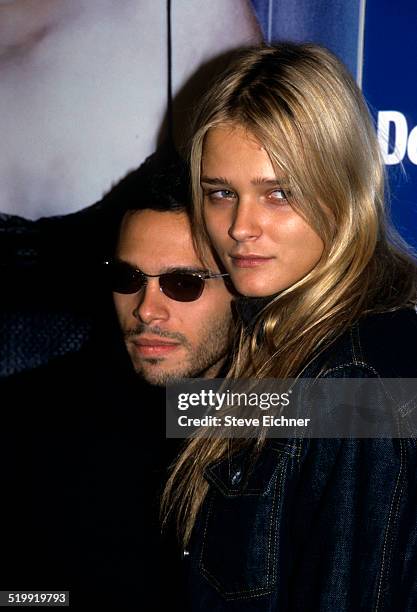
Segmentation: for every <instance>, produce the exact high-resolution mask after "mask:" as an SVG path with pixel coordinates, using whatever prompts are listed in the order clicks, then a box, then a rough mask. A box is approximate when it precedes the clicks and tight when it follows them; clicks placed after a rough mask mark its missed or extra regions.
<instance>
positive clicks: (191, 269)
mask: <svg viewBox="0 0 417 612" xmlns="http://www.w3.org/2000/svg"><path fill="white" fill-rule="evenodd" d="M162 270H163V271H162V272H161V274H167V273H169V272H194V273H197V274H205V273H207V272H210V270H208V268H200V267H198V266H167V267H166V268H162Z"/></svg>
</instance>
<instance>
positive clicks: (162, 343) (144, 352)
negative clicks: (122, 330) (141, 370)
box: [131, 336, 181, 357]
mask: <svg viewBox="0 0 417 612" xmlns="http://www.w3.org/2000/svg"><path fill="white" fill-rule="evenodd" d="M131 342H132V344H133V345H134V347H135V350H136V352H137V353H138V354H139V355H140V356H142V357H152V356H154V357H156V356H164V355H168V354H169V353H172V352H173V351H175V350H176V349H177V348H178V347H179V346H181V345H180V343H179V342H173V341H170V340H164V339H161V338H142V337H140V336H138V337H136V338H134V339H133V340H132V341H131Z"/></svg>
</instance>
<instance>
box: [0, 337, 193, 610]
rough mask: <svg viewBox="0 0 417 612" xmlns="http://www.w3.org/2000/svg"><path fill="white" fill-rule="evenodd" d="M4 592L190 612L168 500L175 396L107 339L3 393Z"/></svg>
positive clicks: (21, 378) (95, 605)
mask: <svg viewBox="0 0 417 612" xmlns="http://www.w3.org/2000/svg"><path fill="white" fill-rule="evenodd" d="M0 393H1V398H2V399H1V428H0V487H1V491H2V502H1V511H0V516H1V525H2V532H1V542H0V556H1V567H0V589H2V590H4V589H21V590H30V589H35V590H52V589H53V590H57V589H63V590H69V591H70V600H71V608H72V609H86V607H87V608H89V609H91V610H101V609H104V608H105V609H113V610H121V611H123V610H138V609H143V608H144V605H143V604H144V602H145V601H149V600H150V601H152V609H155V610H159V609H164V606H163V603H162V602H163V597H164V596H165V597H166V596H167V595H168V596H169V598H170V601H171V602H172V609H182V604H181V575H180V573H179V556H178V552H177V548H176V544H175V540H174V538H173V535H172V533H170V532H168V534H167V535H166V536H164V537H161V534H160V531H161V529H160V523H159V516H158V515H159V501H160V493H161V490H162V487H163V484H164V482H165V480H166V474H167V467H168V465H169V463H170V462H171V461H172V460H173V458H174V457H175V455H176V453H177V451H178V441H176V440H172V441H170V440H166V439H165V389H161V388H155V387H150V386H148V385H146V384H145V383H144V382H142V381H141V380H139V378H138V376H137V375H136V374H135V373H134V372H133V371H132V369H131V367H130V362H129V360H128V357H127V355H126V353H125V351H124V347H122V346H121V345H117V343H116V344H113V343H112V344H111V346H106V345H105V343H104V342H101V343H98V344H94V342H93V343H92V344H91V345H90V346H89V347H86V348H85V349H84V350H82V351H81V352H79V353H78V354H72V355H68V356H66V357H63V358H60V359H57V360H55V361H53V362H51V363H50V364H48V365H47V366H46V367H43V368H39V369H37V370H33V371H30V372H26V373H23V374H20V375H18V376H15V377H13V378H11V379H8V380H6V381H5V382H3V383H2V385H1V388H0Z"/></svg>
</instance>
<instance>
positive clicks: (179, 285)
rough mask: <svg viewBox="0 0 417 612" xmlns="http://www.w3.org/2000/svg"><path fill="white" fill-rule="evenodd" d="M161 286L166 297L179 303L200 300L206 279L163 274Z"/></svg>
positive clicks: (178, 274)
mask: <svg viewBox="0 0 417 612" xmlns="http://www.w3.org/2000/svg"><path fill="white" fill-rule="evenodd" d="M159 284H160V287H161V289H162V291H163V292H164V293H165V295H167V296H168V297H169V298H171V299H172V300H176V301H177V302H193V301H194V300H198V298H199V297H200V295H201V294H202V293H203V289H204V279H202V278H200V277H199V276H195V275H193V274H186V273H183V274H180V273H177V272H172V273H169V274H161V276H160V277H159Z"/></svg>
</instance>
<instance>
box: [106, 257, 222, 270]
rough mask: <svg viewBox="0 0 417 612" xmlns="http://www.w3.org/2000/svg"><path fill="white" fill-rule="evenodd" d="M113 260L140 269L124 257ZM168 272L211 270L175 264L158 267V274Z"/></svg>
mask: <svg viewBox="0 0 417 612" xmlns="http://www.w3.org/2000/svg"><path fill="white" fill-rule="evenodd" d="M115 261H116V262H117V263H124V264H127V265H129V266H131V267H132V268H135V269H136V270H141V268H139V267H138V266H137V265H136V264H133V263H131V262H130V261H126V259H123V258H122V257H116V258H115ZM169 272H194V273H197V274H206V273H207V272H211V270H209V269H208V268H201V267H200V266H182V265H177V266H165V267H163V268H160V271H159V273H158V274H168V273H169Z"/></svg>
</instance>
